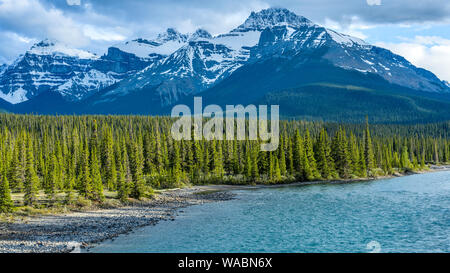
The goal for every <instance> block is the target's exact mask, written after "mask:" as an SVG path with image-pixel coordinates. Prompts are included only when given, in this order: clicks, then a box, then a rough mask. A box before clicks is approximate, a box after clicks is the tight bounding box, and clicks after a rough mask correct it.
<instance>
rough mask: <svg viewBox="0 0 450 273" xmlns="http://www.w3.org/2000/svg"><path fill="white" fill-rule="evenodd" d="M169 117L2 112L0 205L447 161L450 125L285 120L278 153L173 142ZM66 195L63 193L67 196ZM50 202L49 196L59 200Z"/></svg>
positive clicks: (230, 143)
mask: <svg viewBox="0 0 450 273" xmlns="http://www.w3.org/2000/svg"><path fill="white" fill-rule="evenodd" d="M172 122H173V120H172V119H170V118H169V117H141V116H30V115H10V114H0V159H1V160H0V163H1V164H0V173H1V175H0V207H1V209H2V211H9V210H10V208H11V207H12V202H11V200H10V199H11V198H10V194H9V192H10V191H14V192H23V193H24V195H25V196H24V197H25V198H24V203H25V205H30V206H34V205H37V194H38V192H39V191H42V192H45V193H46V195H47V197H48V199H49V200H51V201H56V200H57V199H56V198H55V196H56V195H57V194H59V193H65V198H64V199H65V201H66V202H71V201H72V200H73V198H74V193H75V192H77V193H78V194H79V195H81V196H83V197H85V198H88V199H91V200H93V201H96V202H102V201H103V200H104V198H105V197H104V196H105V195H104V189H108V190H109V191H116V192H117V197H118V199H120V200H121V201H123V202H127V201H128V200H129V198H135V199H140V198H143V197H145V196H146V195H147V193H148V191H149V190H150V188H151V187H153V188H172V187H180V186H183V185H185V184H205V183H232V184H236V183H239V184H248V183H266V184H269V183H286V182H293V181H310V180H321V179H338V178H343V179H348V178H359V177H366V176H368V175H369V176H377V175H385V174H394V173H396V172H403V171H406V170H418V169H424V168H426V167H427V164H433V163H446V162H448V161H449V157H450V146H449V142H448V139H449V132H450V130H449V127H450V123H448V122H445V123H435V124H419V125H385V124H371V125H370V127H369V124H368V123H366V124H364V123H359V124H336V123H323V122H305V121H281V122H280V142H279V148H278V150H276V151H272V152H264V151H261V149H260V147H261V146H260V144H261V143H262V142H261V141H260V140H244V141H237V140H212V141H206V140H192V141H191V140H183V141H175V140H173V139H172V138H171V135H170V128H171V125H172ZM59 200H61V199H59ZM51 203H52V202H50V204H51Z"/></svg>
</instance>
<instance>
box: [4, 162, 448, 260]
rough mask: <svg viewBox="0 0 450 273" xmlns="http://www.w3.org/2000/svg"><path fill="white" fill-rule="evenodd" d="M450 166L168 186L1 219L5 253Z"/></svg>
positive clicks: (58, 247) (61, 248) (51, 247)
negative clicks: (89, 205)
mask: <svg viewBox="0 0 450 273" xmlns="http://www.w3.org/2000/svg"><path fill="white" fill-rule="evenodd" d="M448 170H450V166H431V167H430V169H429V170H427V171H424V172H418V173H416V172H410V173H406V174H396V175H391V176H384V177H377V178H368V179H350V180H328V181H311V182H296V183H290V184H277V185H251V186H246V185H206V186H194V187H191V188H184V189H174V190H165V191H162V192H161V193H159V194H158V195H156V197H155V199H152V200H149V201H146V202H142V203H135V204H134V205H133V206H125V207H119V208H112V209H99V210H94V211H87V212H71V213H67V214H58V215H44V216H37V217H26V218H23V219H20V220H16V221H13V222H11V223H0V253H2V252H12V253H23V252H25V253H26V252H32V253H34V252H71V251H74V250H75V251H77V250H79V249H78V247H81V248H83V247H88V246H90V245H92V244H95V243H98V242H101V241H104V240H107V239H113V238H115V237H117V236H118V235H120V234H124V233H128V232H130V231H132V230H134V229H136V228H138V227H143V226H147V225H155V224H157V223H158V222H159V221H161V220H172V221H173V220H175V217H176V215H177V213H178V212H181V210H180V209H181V208H184V207H187V206H191V205H197V204H204V203H208V202H218V201H227V200H231V199H232V198H233V197H234V193H232V192H231V191H233V190H245V189H258V188H271V187H290V186H299V185H314V184H339V183H354V182H362V181H372V180H379V179H387V178H393V177H399V176H405V175H412V174H419V173H426V172H435V171H448Z"/></svg>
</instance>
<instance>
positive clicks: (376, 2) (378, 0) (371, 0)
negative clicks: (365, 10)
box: [366, 0, 381, 6]
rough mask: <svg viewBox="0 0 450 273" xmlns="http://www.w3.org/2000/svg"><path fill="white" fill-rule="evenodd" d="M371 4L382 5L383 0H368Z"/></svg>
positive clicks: (368, 3)
mask: <svg viewBox="0 0 450 273" xmlns="http://www.w3.org/2000/svg"><path fill="white" fill-rule="evenodd" d="M366 1H367V5H369V6H380V5H381V0H366Z"/></svg>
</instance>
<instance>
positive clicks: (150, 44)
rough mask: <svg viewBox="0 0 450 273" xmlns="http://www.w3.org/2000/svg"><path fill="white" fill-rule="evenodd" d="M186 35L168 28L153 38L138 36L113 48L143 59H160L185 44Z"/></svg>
mask: <svg viewBox="0 0 450 273" xmlns="http://www.w3.org/2000/svg"><path fill="white" fill-rule="evenodd" d="M187 41H188V35H186V34H181V33H179V32H178V31H177V30H175V29H174V28H168V29H167V30H166V31H165V32H164V33H160V34H158V36H157V37H156V38H155V39H151V40H148V39H143V38H138V39H135V40H132V41H128V42H125V43H121V44H117V45H114V46H113V47H114V48H118V49H119V50H121V51H123V52H126V53H131V54H134V55H136V56H137V57H139V58H144V59H160V58H161V57H165V56H168V55H170V54H172V53H173V52H175V51H176V50H178V49H179V48H180V47H182V46H183V45H185V44H186V43H187Z"/></svg>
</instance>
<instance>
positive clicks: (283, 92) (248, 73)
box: [5, 8, 450, 122]
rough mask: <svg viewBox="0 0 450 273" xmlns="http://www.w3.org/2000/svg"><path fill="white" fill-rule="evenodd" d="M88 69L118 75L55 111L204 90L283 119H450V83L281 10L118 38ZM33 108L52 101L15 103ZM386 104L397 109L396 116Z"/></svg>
mask: <svg viewBox="0 0 450 273" xmlns="http://www.w3.org/2000/svg"><path fill="white" fill-rule="evenodd" d="M87 67H88V68H86V69H85V71H84V72H83V73H79V75H89V73H90V71H99V73H100V74H99V75H97V76H98V77H100V78H101V76H102V75H107V76H111V77H112V78H113V80H111V81H110V82H109V83H108V84H109V85H108V86H106V87H105V86H102V87H101V88H98V85H97V86H95V85H92V88H90V89H89V88H88V89H89V90H91V91H87V92H85V93H83V94H84V95H82V96H80V97H79V98H78V99H76V100H75V99H74V100H70V99H67V97H68V96H69V95H68V94H66V93H64V92H59V93H60V94H61V95H62V97H63V99H64V100H66V101H73V102H72V103H69V104H65V107H64V109H61V107H58V109H55V111H54V112H58V113H61V112H60V111H66V112H70V113H103V114H131V113H133V114H161V113H163V114H167V113H170V109H171V107H172V106H173V105H174V104H177V103H185V104H191V103H192V101H193V96H202V97H203V99H204V105H205V104H219V105H222V106H224V105H226V104H255V103H261V102H266V103H269V102H274V103H275V102H279V103H280V110H281V112H282V114H283V115H285V116H289V117H295V116H302V117H310V118H314V119H321V118H324V119H338V118H343V119H345V120H356V119H360V118H361V116H364V115H366V114H369V115H374V120H377V121H383V120H384V121H394V122H397V121H398V122H406V121H408V120H435V119H447V118H448V115H447V112H448V111H450V110H446V109H450V108H449V107H448V105H447V104H448V101H450V88H449V85H448V83H446V82H443V81H441V80H440V79H438V78H437V77H436V76H435V75H434V74H433V73H431V72H429V71H426V70H424V69H421V68H417V67H415V66H413V65H412V64H411V63H409V62H408V61H407V60H406V59H404V58H403V57H401V56H399V55H396V54H393V53H392V52H390V51H389V50H386V49H383V48H379V47H376V46H372V45H369V44H367V43H366V42H364V41H362V40H360V39H358V38H354V37H351V36H348V35H344V34H340V33H337V32H335V31H333V30H330V29H327V28H324V27H322V26H319V25H317V24H314V23H313V22H311V21H310V20H308V19H307V18H305V17H302V16H298V15H296V14H294V13H292V12H290V11H288V10H286V9H280V8H271V9H266V10H262V11H260V12H253V13H251V14H250V16H249V17H248V18H247V20H246V21H245V22H244V23H243V24H241V25H240V26H238V27H237V28H235V29H233V30H231V31H230V32H229V33H226V34H222V35H218V36H212V35H211V34H209V33H208V32H207V31H205V30H203V29H199V30H197V31H196V32H195V33H193V34H189V35H184V34H180V33H178V32H176V31H175V30H173V29H168V30H167V31H166V32H165V33H163V34H161V35H159V36H158V37H157V38H155V39H152V40H148V39H142V38H141V39H136V40H133V41H130V42H126V43H124V44H119V45H115V46H113V47H110V48H109V50H108V53H107V54H105V55H104V56H102V57H96V58H92V60H91V62H90V63H89V65H88V66H87ZM7 71H8V69H7ZM5 73H6V72H5ZM94 77H95V75H93V76H92V78H94ZM343 86H344V87H345V86H351V88H352V89H350V90H351V91H352V92H348V90H347V89H348V88H343ZM96 87H97V88H96ZM80 88H81V87H80ZM67 90H69V92H68V93H70V92H73V93H75V94H76V92H75V91H70V90H71V89H67ZM346 90H347V91H346ZM6 94H8V93H6ZM288 94H289V95H290V96H292V100H289V95H288ZM324 94H326V96H325V95H324ZM19 95H22V93H20V92H19V93H18V95H17V96H18V97H20V96H19ZM302 97H304V98H305V102H302V101H299V98H302ZM28 98H29V97H27V99H28ZM306 98H307V99H306ZM318 98H320V99H318ZM36 99H37V98H36ZM31 100H34V98H31ZM39 100H42V97H39ZM346 100H348V101H349V102H351V103H344V102H345V101H346ZM389 100H391V101H392V103H387V102H388V101H389ZM312 102H314V103H315V104H316V105H315V106H314V107H316V110H314V109H313V108H314V107H312V106H311V103H312ZM333 104H339V105H341V106H340V107H338V106H336V107H332V105H333ZM368 104H370V105H368ZM31 105H35V106H33V107H32V108H33V111H42V112H46V113H52V107H53V106H52V104H47V105H46V107H47V108H45V109H42V108H43V107H41V108H39V105H40V104H39V103H34V104H33V103H32V102H28V103H24V104H23V105H17V107H16V109H20V111H21V112H26V111H27V109H28V108H29V107H31ZM295 105H297V106H298V108H296V107H294V106H295ZM362 105H365V106H364V107H362ZM387 105H390V106H392V107H397V106H398V107H397V108H395V109H394V108H392V109H393V111H392V116H388V115H387V114H386V111H387V110H388V108H386V106H387ZM395 105H397V106H395ZM302 107H303V108H302ZM317 109H321V110H320V111H317ZM327 109H329V112H327ZM380 109H384V110H383V111H381V110H380ZM56 110H57V111H56ZM336 111H340V114H339V113H338V112H336ZM345 112H347V113H351V114H349V115H346V114H345Z"/></svg>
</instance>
